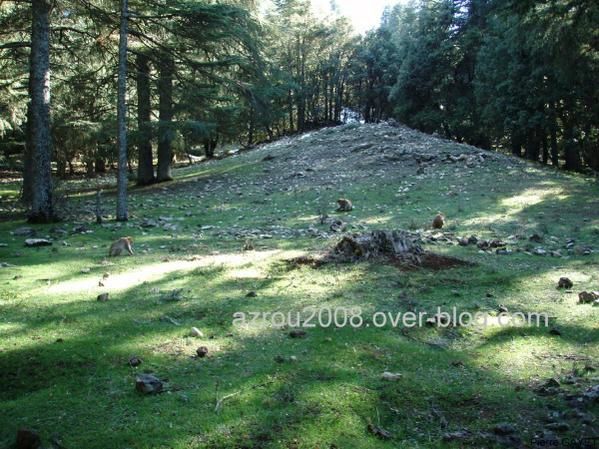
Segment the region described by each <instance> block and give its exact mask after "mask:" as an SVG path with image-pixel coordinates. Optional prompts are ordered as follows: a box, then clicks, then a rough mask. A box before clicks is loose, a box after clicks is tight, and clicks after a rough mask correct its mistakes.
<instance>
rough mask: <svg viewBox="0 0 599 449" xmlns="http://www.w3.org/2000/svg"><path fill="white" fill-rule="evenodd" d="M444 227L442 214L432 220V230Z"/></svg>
mask: <svg viewBox="0 0 599 449" xmlns="http://www.w3.org/2000/svg"><path fill="white" fill-rule="evenodd" d="M443 226H445V217H444V216H443V215H442V214H438V215H437V216H436V217H435V219H434V220H433V229H442V228H443Z"/></svg>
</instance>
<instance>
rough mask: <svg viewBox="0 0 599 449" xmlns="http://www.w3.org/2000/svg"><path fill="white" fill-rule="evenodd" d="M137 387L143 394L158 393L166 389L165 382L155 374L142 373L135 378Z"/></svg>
mask: <svg viewBox="0 0 599 449" xmlns="http://www.w3.org/2000/svg"><path fill="white" fill-rule="evenodd" d="M135 389H136V390H137V391H139V392H140V393H142V394H148V395H149V394H158V393H161V392H162V390H163V389H164V384H163V383H162V381H161V380H160V379H158V378H157V377H156V376H154V375H153V374H140V375H138V376H137V377H136V378H135Z"/></svg>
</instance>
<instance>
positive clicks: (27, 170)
mask: <svg viewBox="0 0 599 449" xmlns="http://www.w3.org/2000/svg"><path fill="white" fill-rule="evenodd" d="M31 123H32V122H31V102H30V103H29V104H28V105H27V132H26V133H25V153H24V154H23V191H22V193H21V201H22V202H23V204H24V205H25V206H27V207H31V201H32V199H33V155H32V151H33V140H32V139H31V134H32V133H31V131H30V129H29V127H30V124H31Z"/></svg>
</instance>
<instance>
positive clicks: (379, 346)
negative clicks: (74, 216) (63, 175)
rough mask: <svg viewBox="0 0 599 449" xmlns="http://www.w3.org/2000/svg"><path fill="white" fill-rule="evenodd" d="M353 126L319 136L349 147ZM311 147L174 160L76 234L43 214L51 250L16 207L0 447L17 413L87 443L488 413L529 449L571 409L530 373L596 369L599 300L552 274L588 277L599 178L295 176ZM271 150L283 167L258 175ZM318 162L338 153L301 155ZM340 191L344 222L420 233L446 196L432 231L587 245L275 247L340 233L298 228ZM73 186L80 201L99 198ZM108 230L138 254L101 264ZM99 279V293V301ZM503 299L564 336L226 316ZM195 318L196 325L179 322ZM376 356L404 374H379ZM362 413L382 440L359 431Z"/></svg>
mask: <svg viewBox="0 0 599 449" xmlns="http://www.w3.org/2000/svg"><path fill="white" fill-rule="evenodd" d="M373 129H375V130H376V129H377V128H373ZM349 132H351V130H346V131H343V130H342V131H325V132H323V134H318V135H317V137H318V136H321V137H322V136H325V137H326V136H328V137H330V138H331V139H335V140H337V141H339V142H341V144H343V142H344V140H351V139H352V136H351V135H349V136H346V134H344V133H349ZM312 138H315V137H312ZM316 144H318V141H316ZM316 144H315V143H314V142H313V141H310V137H308V138H307V139H303V140H302V139H297V140H295V141H292V142H291V143H289V144H285V145H279V146H275V147H269V148H267V149H262V150H259V151H256V152H252V153H247V154H243V155H240V156H238V157H235V158H231V159H227V160H223V161H218V162H215V163H210V164H206V165H202V166H200V167H190V168H186V169H181V170H180V171H179V172H178V173H177V178H178V181H176V182H174V183H172V184H169V185H167V186H157V187H154V188H151V189H143V190H140V191H136V192H135V193H133V195H132V198H131V203H132V204H131V209H132V216H133V219H132V220H131V222H130V223H128V224H125V225H122V226H117V225H115V224H114V223H107V224H106V225H102V226H99V225H95V224H87V225H86V226H87V228H88V229H89V230H90V231H93V232H90V233H85V234H73V233H72V232H71V231H72V229H73V226H74V225H75V224H74V223H72V222H68V223H63V224H60V225H59V227H61V228H64V229H65V230H67V231H68V234H67V235H65V236H59V235H57V234H55V233H52V231H51V228H52V227H51V226H48V227H40V228H39V231H38V233H39V234H40V235H45V234H48V235H54V236H55V243H54V245H53V246H52V247H49V248H39V249H28V248H24V247H23V238H21V237H13V236H11V235H10V234H9V231H12V230H14V229H15V228H16V227H18V226H20V225H22V224H23V223H21V222H14V221H13V222H4V223H0V243H6V244H7V245H8V246H7V247H3V248H0V262H6V263H9V264H12V265H14V266H12V267H8V268H0V336H1V339H0V409H1V410H2V413H0V447H10V445H11V444H12V443H13V441H14V435H15V432H16V430H17V428H19V427H31V428H34V429H36V430H37V431H39V432H40V434H41V435H42V436H43V438H44V439H45V441H47V442H48V441H50V439H51V438H52V436H57V437H59V439H60V440H61V441H62V444H63V445H64V447H67V448H88V449H94V448H105V447H115V448H176V449H182V448H204V447H205V448H314V447H320V448H329V447H338V448H346V447H356V448H358V447H359V448H392V447H405V448H436V447H462V445H463V443H462V442H454V443H446V442H443V441H442V435H443V434H444V433H446V432H448V431H453V430H458V429H463V428H468V429H469V430H470V431H472V432H473V433H475V437H474V438H473V440H472V441H471V445H472V446H474V447H493V444H494V443H493V441H491V440H489V439H488V438H486V437H485V436H484V435H478V434H476V432H479V431H480V432H488V431H489V429H490V428H492V427H493V425H495V424H497V423H499V422H510V423H513V424H514V425H515V426H516V427H517V429H518V434H519V435H520V437H521V438H522V440H523V441H524V443H525V445H527V446H530V441H531V440H532V438H533V435H534V434H535V432H537V431H539V430H542V429H543V426H544V423H545V419H546V417H547V415H548V414H549V413H550V412H551V411H554V410H568V408H567V407H566V405H565V400H564V398H563V397H562V396H559V395H558V396H552V397H541V396H539V395H537V394H536V393H535V392H534V391H533V390H534V389H535V388H536V387H537V386H538V385H539V384H541V383H542V382H543V381H545V380H546V379H547V378H551V377H557V378H563V377H564V376H566V375H567V374H570V373H572V372H576V373H578V374H579V376H578V377H577V385H563V389H564V391H565V392H569V393H576V392H580V391H582V390H584V388H586V387H588V386H590V385H592V384H596V383H597V374H596V372H595V373H593V372H585V371H584V367H585V366H587V365H588V366H594V367H597V357H599V348H598V344H597V343H598V339H599V326H598V323H599V308H596V307H595V308H593V307H592V306H590V305H577V304H576V302H577V295H576V294H574V293H566V292H563V291H558V290H556V288H555V286H556V283H557V280H558V279H559V277H560V276H568V277H570V278H571V279H572V280H573V281H574V283H575V289H574V291H575V292H578V291H582V290H598V289H599V270H598V269H597V268H598V267H599V252H597V249H599V248H597V239H598V237H599V202H598V198H599V188H598V187H597V185H596V183H595V184H593V182H592V181H589V180H587V179H584V178H582V177H577V176H569V175H565V174H562V173H558V172H553V171H550V170H540V169H537V168H536V167H534V166H532V165H526V164H522V163H521V162H519V161H514V162H513V164H512V165H509V164H506V162H505V161H504V160H490V161H488V162H487V163H486V164H484V165H483V166H482V167H478V168H474V169H464V168H463V167H462V168H458V167H456V166H454V165H447V166H445V165H442V164H441V165H439V166H438V167H433V169H434V172H433V171H429V172H427V173H426V174H425V175H422V176H417V175H415V173H411V174H410V173H408V172H402V171H397V172H396V171H393V170H385V168H384V167H382V168H381V167H378V166H377V167H376V168H374V169H373V171H371V172H367V173H363V175H364V176H353V175H351V173H350V174H348V177H347V178H345V179H342V180H341V181H342V182H340V183H337V182H332V183H328V180H327V177H323V179H320V180H319V182H318V183H316V184H315V183H314V180H310V179H307V180H306V182H303V183H302V182H297V183H296V181H294V180H295V179H297V178H298V177H297V176H295V175H294V173H295V172H296V171H297V169H296V162H297V160H296V159H294V158H296V157H299V155H300V154H301V153H298V151H300V150H301V149H303V148H307V147H308V146H310V145H316ZM435 145H447V146H448V147H451V149H452V150H455V149H456V148H458V147H459V146H457V145H454V144H444V143H442V141H435ZM440 149H443V148H440ZM266 154H274V155H276V157H277V160H281V163H282V164H283V165H282V167H287V168H286V169H282V168H278V169H270V170H269V169H268V166H267V164H266V163H265V162H263V161H262V158H263V157H264V156H265V155H266ZM285 158H288V159H285ZM327 163H328V164H330V165H333V164H334V163H335V161H334V160H330V161H328V162H327V161H326V160H324V159H323V160H322V161H319V162H318V163H317V164H316V166H320V167H325V166H326V164H327ZM508 165H509V166H508ZM267 170H269V171H267ZM323 170H324V169H323ZM309 176H310V175H309V174H308V177H309ZM300 178H301V177H300ZM290 187H292V188H290ZM406 187H407V190H405V188H406ZM5 194H7V195H9V194H10V192H4V190H3V195H5ZM339 196H347V197H349V198H351V199H352V201H353V202H354V204H355V206H356V209H355V211H354V212H352V213H351V214H350V215H349V216H347V215H343V218H344V219H345V220H347V221H349V222H350V223H352V224H353V225H354V226H356V227H359V226H363V227H365V228H369V229H376V228H404V229H417V228H424V227H426V226H428V223H429V222H430V220H431V218H432V216H434V214H435V213H436V212H437V211H442V212H444V213H445V214H446V216H447V217H448V225H449V226H448V229H447V230H448V231H453V232H455V233H457V234H459V235H465V236H468V235H471V234H474V235H476V236H478V237H481V238H502V239H507V238H508V237H509V236H518V235H520V236H524V237H525V238H522V239H519V240H518V241H517V243H514V244H513V245H512V246H513V247H514V248H521V249H524V250H525V249H532V248H533V247H534V246H538V245H537V244H533V243H531V242H529V241H528V240H527V237H528V236H530V235H532V234H533V233H535V232H536V233H540V234H542V235H543V236H544V238H545V241H544V243H543V244H542V246H544V247H545V248H547V249H560V248H562V252H563V253H564V255H565V253H566V252H565V251H564V250H563V246H564V245H565V243H566V241H567V240H568V239H571V238H572V239H576V244H577V245H579V246H584V245H591V246H593V249H594V252H593V253H592V254H591V255H587V256H583V255H576V254H572V255H569V256H567V257H561V258H557V257H540V256H532V255H528V254H526V253H524V252H521V253H514V254H511V255H509V256H498V255H495V254H485V253H480V252H479V251H478V249H476V248H475V247H472V246H470V247H466V248H463V247H459V246H453V245H435V246H432V245H431V246H429V249H431V250H433V251H436V252H438V253H443V254H448V255H452V256H455V257H459V258H461V259H464V260H468V261H470V262H473V263H474V264H475V265H474V266H469V267H460V268H454V269H450V270H445V271H439V272H429V271H426V270H420V271H409V272H401V271H398V270H397V269H396V268H394V267H391V266H384V265H377V264H357V265H341V266H332V265H327V266H324V267H322V268H320V269H318V270H315V269H312V268H309V267H301V268H298V269H293V270H291V269H289V267H288V266H287V265H286V264H285V263H284V260H286V259H289V258H292V257H294V256H297V255H300V254H309V253H313V252H317V251H320V250H322V249H323V248H325V247H327V246H330V245H332V244H333V243H334V241H335V240H334V239H331V240H329V239H322V238H313V237H310V236H309V235H307V234H305V233H302V232H300V231H302V230H305V229H306V228H308V227H309V226H314V227H316V228H319V229H321V230H326V228H325V227H322V226H319V225H316V223H317V218H318V214H319V213H321V212H328V213H329V214H331V215H335V213H334V212H333V211H334V203H335V200H336V199H337V198H338V197H339ZM77 201H79V203H78V205H79V206H78V207H79V208H80V209H81V211H85V209H86V208H88V207H91V206H90V205H91V203H92V202H93V199H92V198H91V197H86V196H83V197H82V198H80V199H78V200H77ZM107 201H110V200H109V199H108V200H107ZM109 207H110V208H112V206H111V205H110V204H107V205H106V209H107V210H108V208H109ZM110 210H112V209H110ZM158 217H168V219H167V220H166V221H164V222H162V224H163V225H164V224H166V226H159V227H156V228H142V227H141V226H140V222H141V220H142V219H143V218H154V219H158ZM82 220H83V218H82ZM88 223H89V222H88ZM248 230H255V231H257V232H255V235H256V236H258V237H257V238H255V239H254V246H255V249H254V250H253V251H243V246H244V243H245V241H246V239H247V235H248ZM273 230H274V231H273ZM277 230H278V231H280V232H278V231H277ZM123 235H131V236H132V237H133V238H134V239H135V248H136V251H137V254H136V255H135V256H134V257H124V258H119V259H114V260H109V261H107V260H105V254H106V252H107V248H108V245H109V244H110V242H111V241H113V240H115V239H116V238H118V237H120V236H123ZM260 235H261V236H262V238H261V237H259V236H260ZM552 236H553V237H555V239H552V238H551V237H552ZM63 241H64V244H63ZM529 247H530V248H529ZM105 273H109V276H108V277H107V278H106V279H105V280H103V276H104V274H105ZM100 280H103V283H104V286H103V287H100V286H99V284H98V283H99V281H100ZM174 289H182V294H181V299H180V300H179V301H176V302H169V301H165V300H163V299H162V298H163V296H164V295H163V293H164V292H169V291H171V290H174ZM104 292H108V293H110V295H111V300H110V301H109V302H107V303H99V302H97V301H96V297H97V295H98V294H100V293H104ZM249 292H256V296H255V297H248V296H247V294H248V293H249ZM499 305H504V306H506V307H507V308H508V309H509V310H510V311H521V312H545V313H547V314H549V315H550V316H551V317H552V326H556V327H557V328H559V330H560V331H561V334H562V335H561V336H555V335H551V334H550V333H549V330H548V329H545V328H541V329H536V328H532V327H521V328H507V329H506V328H499V327H489V328H452V329H436V328H423V329H414V330H409V331H404V332H402V331H401V330H400V329H393V328H391V327H387V328H385V329H375V328H374V327H373V326H370V327H366V326H364V327H362V328H361V329H352V328H329V329H322V328H317V329H309V330H308V333H307V338H305V339H291V338H289V336H288V330H281V329H272V328H270V327H268V326H265V325H264V324H263V323H262V324H248V325H247V326H243V327H235V326H233V323H232V322H233V314H234V313H235V312H238V311H246V312H248V311H264V312H277V311H279V312H284V313H287V312H296V311H301V310H302V309H303V308H304V307H307V306H314V307H328V308H335V307H346V308H352V307H361V308H362V314H363V316H364V318H365V319H367V318H368V317H369V316H371V315H372V314H373V313H374V312H376V311H383V312H392V313H396V312H400V311H402V312H405V311H407V310H411V309H417V310H422V311H427V312H431V313H434V312H435V311H436V307H437V306H442V307H446V308H450V307H452V306H456V307H458V308H459V310H461V311H477V310H480V311H488V312H490V313H492V314H493V313H494V312H495V311H496V310H497V308H498V306H499ZM173 321H174V322H176V323H179V324H180V325H175V324H173ZM192 326H195V327H198V328H199V329H201V330H202V332H203V333H204V335H205V337H204V338H192V337H190V336H189V331H190V329H191V327H192ZM198 346H207V347H208V349H209V351H210V352H209V356H208V357H207V358H206V359H202V360H200V359H196V358H194V357H193V356H194V354H195V350H196V348H197V347H198ZM132 355H136V356H138V357H141V358H142V359H143V360H144V363H143V364H142V365H141V366H140V367H139V368H131V367H129V366H128V364H127V361H128V359H129V357H130V356H132ZM277 356H281V357H280V358H278V357H277ZM280 362H282V363H280ZM384 371H391V372H399V373H402V375H403V376H402V378H401V379H400V380H399V381H397V382H385V381H383V380H381V378H380V376H381V374H382V373H383V372H384ZM138 372H152V373H155V374H156V375H158V376H159V377H160V378H162V379H167V380H168V387H169V391H168V392H167V393H164V394H161V395H159V396H155V397H142V396H140V395H139V394H137V393H136V392H135V391H134V379H135V374H136V373H138ZM229 394H235V395H234V396H232V397H231V398H229V399H227V400H225V401H224V402H223V406H222V409H221V410H220V412H218V413H217V412H215V405H216V402H217V400H218V399H219V398H222V397H224V396H226V395H229ZM593 411H594V412H597V409H596V407H595V409H594V410H591V411H590V412H591V413H592V412H593ZM564 419H566V418H564ZM567 422H568V424H569V425H570V430H569V431H568V432H566V435H570V436H580V435H589V434H590V432H591V430H592V425H588V424H586V425H585V424H584V423H583V422H582V421H581V420H575V419H574V420H568V421H567ZM370 423H372V424H374V425H376V426H380V427H382V428H384V429H386V430H388V431H389V432H391V434H392V439H391V440H388V441H384V440H381V439H379V438H377V437H376V436H375V435H373V434H372V433H370V432H369V431H368V430H367V427H368V424H370ZM595 424H596V422H595Z"/></svg>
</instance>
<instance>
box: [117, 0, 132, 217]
mask: <svg viewBox="0 0 599 449" xmlns="http://www.w3.org/2000/svg"><path fill="white" fill-rule="evenodd" d="M128 10H129V5H128V0H121V30H120V36H119V78H118V101H117V146H118V151H119V165H118V177H117V202H116V219H117V221H127V220H128V219H129V213H128V207H127V104H126V98H125V95H126V93H127V37H128V36H127V35H128V32H129V30H128V25H129V24H128V18H129V17H128V16H129V12H128Z"/></svg>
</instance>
